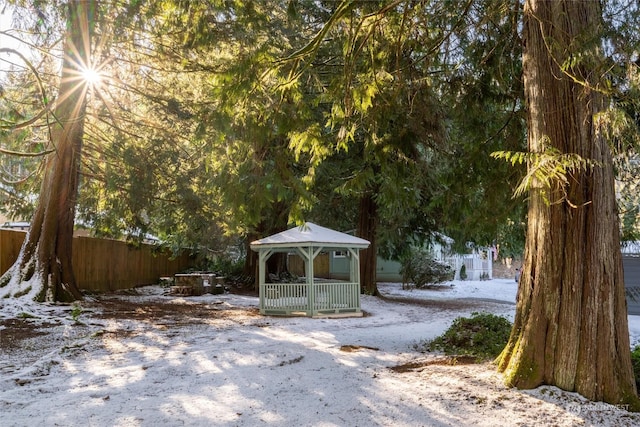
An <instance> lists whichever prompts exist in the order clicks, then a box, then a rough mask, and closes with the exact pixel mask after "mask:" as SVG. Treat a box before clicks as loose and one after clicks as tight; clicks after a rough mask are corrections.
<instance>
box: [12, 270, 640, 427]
mask: <svg viewBox="0 0 640 427" xmlns="http://www.w3.org/2000/svg"><path fill="white" fill-rule="evenodd" d="M379 288H380V290H381V291H382V293H383V294H384V295H385V296H387V298H385V299H381V298H374V297H367V296H363V297H362V308H363V310H364V312H365V316H364V317H361V318H347V319H309V318H301V317H264V316H260V315H259V314H258V313H257V304H258V300H257V298H256V297H252V296H243V295H234V294H225V295H204V296H200V297H186V298H179V297H174V296H168V295H164V294H163V289H162V288H160V287H158V286H150V287H145V288H140V289H138V291H137V292H135V293H132V294H126V293H125V294H120V295H115V296H108V297H107V296H103V297H100V298H96V299H95V300H88V301H85V302H82V303H81V306H82V309H83V312H82V313H81V314H80V315H79V317H78V318H77V320H78V321H79V322H76V321H75V320H74V317H75V316H74V313H73V312H72V307H70V306H51V305H31V304H29V305H27V306H24V305H23V306H18V305H16V303H15V301H13V300H3V301H0V322H1V323H0V324H2V325H5V326H0V328H4V329H0V344H2V346H1V347H0V348H1V350H0V351H2V358H1V359H0V426H2V427H9V426H34V425H39V426H177V425H185V426H210V425H217V426H261V425H264V426H293V425H295V426H322V427H325V426H327V427H328V426H365V425H374V426H412V427H413V426H496V425H514V426H515V425H518V426H539V425H556V426H576V425H593V426H596V425H597V426H637V425H640V415H636V414H630V413H628V412H626V411H625V410H624V408H618V407H615V406H612V405H608V404H604V403H597V402H589V401H586V400H585V399H583V398H582V397H581V396H579V395H577V394H575V393H567V392H564V391H561V390H559V389H557V388H555V387H548V386H543V387H540V388H538V389H535V390H530V391H521V390H515V389H509V388H506V387H504V385H503V384H502V381H501V378H500V375H499V374H497V373H496V372H495V367H494V366H492V365H491V364H479V365H456V366H451V365H448V364H444V363H442V358H441V356H439V355H434V354H424V353H420V352H419V351H417V350H416V349H415V345H416V344H417V343H419V342H421V341H423V340H426V339H432V338H434V337H436V336H437V335H440V334H441V333H442V332H443V331H444V330H446V328H448V326H449V325H450V324H451V322H452V320H453V319H455V318H456V317H458V316H468V315H469V314H471V313H472V312H477V311H483V310H484V311H490V312H493V313H496V314H500V315H505V316H507V317H509V318H512V317H513V314H514V310H515V305H514V300H515V294H516V283H515V282H514V281H513V280H492V281H481V282H472V281H465V282H459V281H456V282H451V283H449V284H447V285H445V286H440V287H437V288H435V289H431V290H402V289H401V286H400V284H395V283H382V284H380V286H379ZM20 313H30V314H32V315H34V316H36V317H35V318H28V319H25V320H19V321H14V319H16V316H18V314H20ZM22 316H23V317H24V315H22ZM629 319H630V335H631V341H632V343H640V316H630V317H629ZM25 322H26V323H28V324H30V325H31V326H33V325H40V326H41V329H40V330H39V331H37V332H38V333H40V334H32V335H33V336H31V335H29V336H27V337H25V336H23V337H22V338H21V339H20V340H17V339H16V340H14V338H15V337H13V336H12V335H11V334H13V333H14V332H15V331H17V330H20V327H21V325H23V324H24V323H25ZM32 329H33V328H32ZM26 331H27V330H26V329H25V332H26ZM31 332H34V331H31ZM392 368H395V369H392Z"/></svg>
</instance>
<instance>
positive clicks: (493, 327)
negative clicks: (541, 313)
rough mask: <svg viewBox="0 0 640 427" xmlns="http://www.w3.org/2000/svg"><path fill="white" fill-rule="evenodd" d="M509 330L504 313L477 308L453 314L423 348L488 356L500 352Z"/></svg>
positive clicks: (448, 352)
mask: <svg viewBox="0 0 640 427" xmlns="http://www.w3.org/2000/svg"><path fill="white" fill-rule="evenodd" d="M510 333H511V322H509V320H507V319H506V318H505V317H503V316H497V315H495V314H492V313H477V312H476V313H471V317H458V318H456V319H455V320H454V321H453V323H452V324H451V326H450V327H449V329H447V331H446V332H445V333H444V334H442V335H440V336H439V337H436V338H435V339H433V340H432V341H430V342H427V343H424V349H425V350H428V351H441V352H444V353H446V354H450V355H471V356H475V357H477V358H479V359H482V360H489V359H494V358H496V357H497V356H498V355H499V354H500V352H501V351H502V349H503V348H504V347H505V346H506V345H507V341H508V340H509V335H510Z"/></svg>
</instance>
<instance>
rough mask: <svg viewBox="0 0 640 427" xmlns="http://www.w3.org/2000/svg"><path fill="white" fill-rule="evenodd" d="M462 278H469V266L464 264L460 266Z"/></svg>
mask: <svg viewBox="0 0 640 427" xmlns="http://www.w3.org/2000/svg"><path fill="white" fill-rule="evenodd" d="M460 280H467V266H466V265H464V264H462V267H460Z"/></svg>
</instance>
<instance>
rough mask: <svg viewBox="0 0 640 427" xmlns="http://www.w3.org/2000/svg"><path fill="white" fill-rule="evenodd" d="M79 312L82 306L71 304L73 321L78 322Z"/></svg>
mask: <svg viewBox="0 0 640 427" xmlns="http://www.w3.org/2000/svg"><path fill="white" fill-rule="evenodd" d="M81 314H82V307H81V306H80V304H73V308H72V309H71V319H73V321H74V322H76V323H78V322H79V319H80V315H81Z"/></svg>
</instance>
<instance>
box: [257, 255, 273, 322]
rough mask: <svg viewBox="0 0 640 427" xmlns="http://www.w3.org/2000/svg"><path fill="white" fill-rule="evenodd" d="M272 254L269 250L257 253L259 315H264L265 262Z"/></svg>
mask: <svg viewBox="0 0 640 427" xmlns="http://www.w3.org/2000/svg"><path fill="white" fill-rule="evenodd" d="M272 253H273V251H272V250H270V249H260V250H259V251H258V276H259V280H258V295H260V313H261V314H264V297H265V295H264V294H265V289H264V288H265V283H266V282H267V260H268V259H269V257H270V256H271V254H272Z"/></svg>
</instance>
